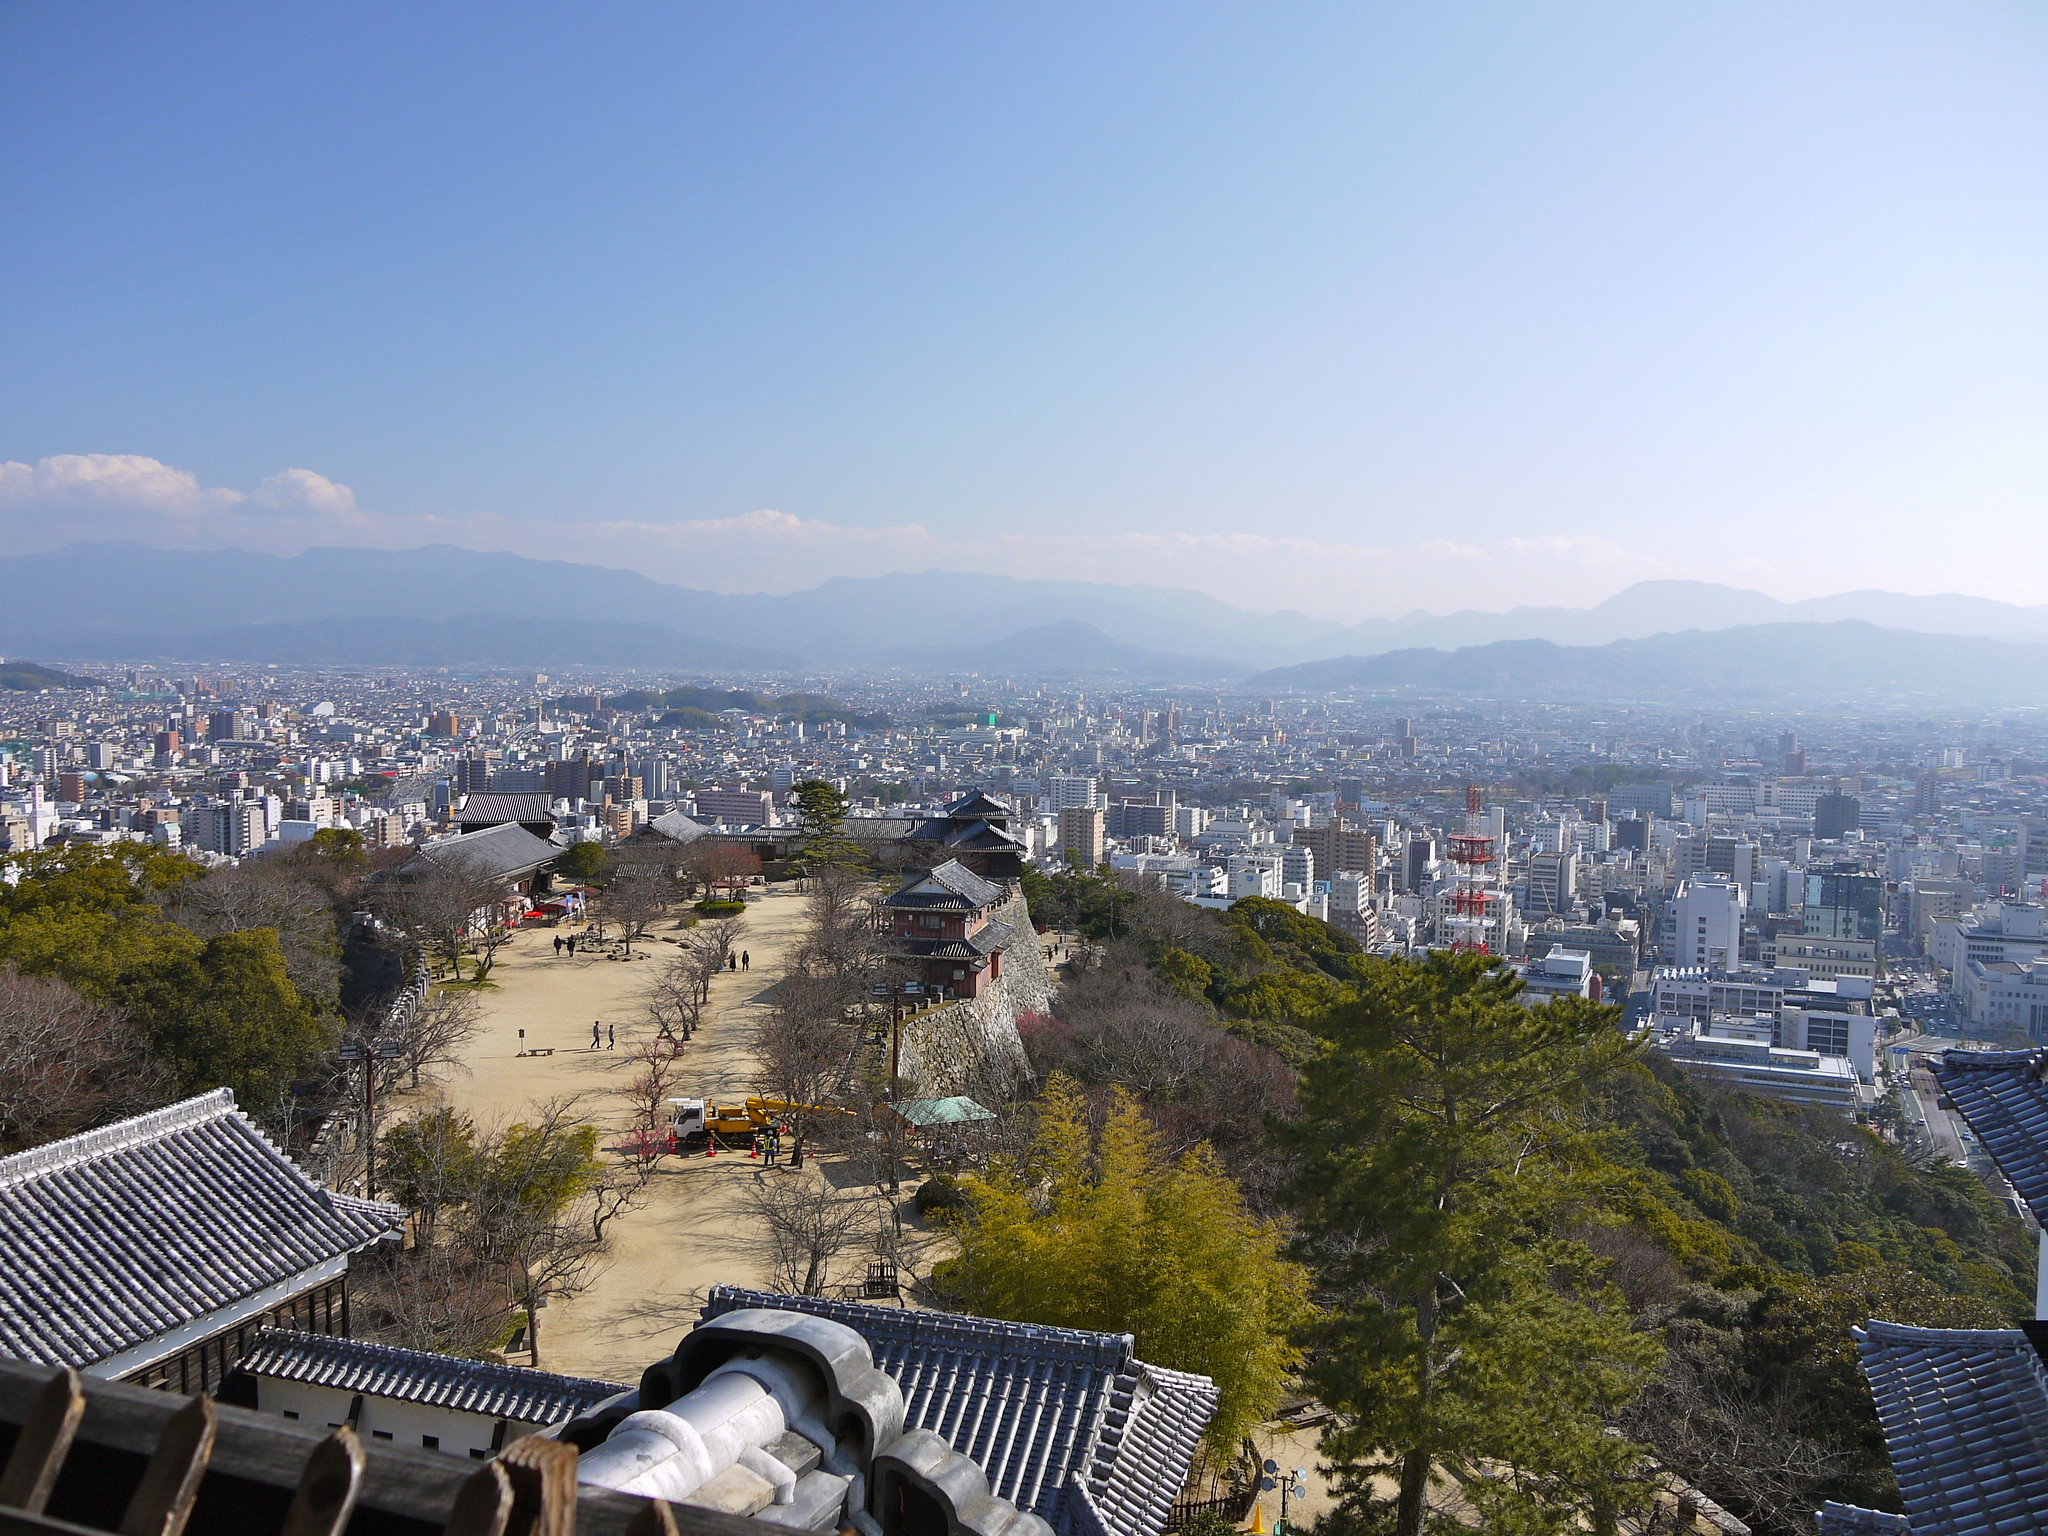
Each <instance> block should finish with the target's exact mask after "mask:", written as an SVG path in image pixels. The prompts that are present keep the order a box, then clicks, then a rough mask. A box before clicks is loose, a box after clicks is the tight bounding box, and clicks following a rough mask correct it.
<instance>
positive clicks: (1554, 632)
mask: <svg viewBox="0 0 2048 1536" xmlns="http://www.w3.org/2000/svg"><path fill="white" fill-rule="evenodd" d="M0 592H4V593H5V594H6V601H5V602H4V603H0V654H16V653H23V652H33V653H35V654H38V655H54V656H64V657H72V658H78V659H99V658H106V659H125V658H136V659H140V658H145V657H163V658H173V659H177V660H189V661H206V660H234V661H275V662H280V663H294V662H296V663H310V664H322V663H328V664H357V665H368V666H379V665H393V666H397V665H418V666H504V667H513V666H517V667H524V666H529V665H532V666H573V665H579V664H580V665H590V666H603V667H621V666H635V665H637V666H642V667H645V668H647V669H649V670H655V671H669V672H677V671H685V672H687V671H703V672H727V673H733V672H750V671H752V672H761V671H777V670H791V669H802V668H820V669H829V668H833V667H839V666H849V665H851V666H897V667H907V668H922V669H931V670H972V671H986V672H996V673H1001V674H1006V675H1017V676H1049V675H1076V676H1087V675H1105V676H1110V675H1113V676H1121V677H1126V678H1134V679H1135V678H1143V679H1146V680H1156V681H1162V682H1175V681H1178V682H1211V681H1218V682H1220V681H1225V680H1227V679H1229V678H1230V677H1232V676H1233V675H1234V674H1237V673H1240V672H1243V671H1249V670H1251V669H1253V668H1268V669H1271V668H1276V667H1288V666H1293V665H1296V664H1300V663H1305V662H1312V661H1316V660H1318V659H1321V658H1329V657H1333V656H1340V655H1341V656H1349V657H1354V658H1355V657H1370V656H1378V655H1384V654H1386V653H1389V652H1394V651H1409V650H1417V649H1434V650H1437V651H1452V650H1457V649H1460V648H1464V647H1472V646H1489V645H1492V644H1495V643H1498V642H1503V641H1524V640H1528V641H1548V642H1551V643H1552V644H1554V645H1558V646H1566V647H1587V646H1594V647H1597V646H1604V645H1607V644H1610V643H1612V642H1615V641H1622V640H1640V639H1644V638H1646V637H1649V636H1652V635H1658V634H1667V633H1671V632H1674V631H1686V630H1706V631H1720V630H1727V629H1730V628H1734V627H1738V626H1759V625H1762V626H1771V625H1783V624H1806V625H1827V624H1832V623H1837V622H1840V621H1844V620H1856V621H1862V622H1864V623H1867V624H1871V625H1876V626H1878V627H1881V628H1887V629H1892V630H1909V631H1917V632H1921V633H1926V634H1954V635H1969V636H1980V637H1991V638H1997V639H2003V640H2040V641H2048V607H2021V606H2017V605H2015V604H2011V603H2001V602H1995V601H1992V600H1990V599H1988V598H1974V597H1960V596H1940V597H1913V596H1905V595H1902V594H1899V593H1894V592H1847V593H1842V594H1840V595H1838V596H1835V597H1827V598H1815V599H1811V600H1809V601H1805V602H1798V603H1786V602H1780V601H1779V600H1777V599H1776V598H1772V597H1769V596H1766V595H1765V594H1764V593H1761V592H1751V591H1746V590H1743V589H1741V588H1737V587H1726V586H1717V585H1714V584H1713V583H1709V582H1697V581H1646V582H1638V583H1637V584H1636V585H1634V586H1632V587H1629V588H1628V589H1626V590H1625V591H1623V592H1619V593H1617V594H1615V595H1614V596H1613V597H1610V598H1608V599H1607V600H1606V601H1604V602H1601V603H1597V604H1595V605H1593V606H1592V607H1589V608H1561V607H1547V608H1538V607H1524V608H1515V609H1511V610H1509V611H1508V612H1506V613H1480V612H1476V611H1468V612H1461V613H1453V614H1445V615H1433V614H1427V613H1413V614H1410V615H1408V616H1407V617H1405V618H1400V619H1373V620H1369V621H1367V622H1366V623H1363V624H1356V625H1350V626H1346V625H1342V624H1337V623H1333V622H1331V621H1329V620H1325V619H1313V618H1309V617H1307V616H1305V615H1303V614H1299V613H1292V612H1283V613H1264V614H1261V613H1249V612H1246V611H1244V610H1242V609H1238V608H1233V607H1231V606H1230V605H1229V604H1227V603H1223V602H1219V601H1218V600H1217V599H1215V598H1213V597H1209V596H1206V595H1204V594H1202V593H1199V592H1188V591H1178V590H1173V589H1169V588H1163V587H1143V586H1112V585H1108V584H1103V583H1090V582H1073V581H1026V580H1018V579H1015V578H1012V577H1006V576H984V575H974V574H959V573H953V572H945V571H925V572H921V573H918V574H915V575H906V574H897V575H892V576H875V577H841V578H838V579H835V580H832V581H828V582H825V583H824V584H823V585H821V586H819V587H816V588H813V589H811V590H809V591H806V592H796V593H789V594H785V595H774V596H771V595H764V594H741V595H734V594H727V593H718V592H703V591H697V590H695V589H692V588H688V587H679V586H673V585H670V584H668V583H665V582H659V581H654V580H652V579H650V578H648V577H646V576H642V575H639V574H638V573H636V572H633V571H621V570H612V569H608V568H605V567H601V566H591V565H577V564H573V563H570V562H567V561H558V560H529V559H526V558H524V557H522V556H519V555H507V554H485V553H480V552H478V551H475V550H468V549H458V548H454V547H452V546H435V547H430V548H424V549H411V550H373V549H312V550H308V551H306V552H305V553H304V554H301V555H296V556H292V557H290V558H280V557H278V556H274V555H258V554H250V553H247V552H245V551H240V550H216V551H190V550H181V551H170V550H157V549H150V548H147V547H146V546H144V545H141V544H132V543H100V544H94V543H81V544H73V545H70V546H68V547H66V548H64V549H59V550H53V551H50V552H48V553H44V554H33V555H14V556H7V557H0ZM1268 686H1278V685H1268Z"/></svg>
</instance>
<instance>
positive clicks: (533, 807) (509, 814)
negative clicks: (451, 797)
mask: <svg viewBox="0 0 2048 1536" xmlns="http://www.w3.org/2000/svg"><path fill="white" fill-rule="evenodd" d="M455 819H456V820H457V821H458V822H460V823H461V824H462V825H463V826H465V827H471V826H481V825H485V824H487V823H502V822H507V821H522V822H523V821H546V822H552V821H553V820H554V802H553V801H552V800H550V799H549V798H548V796H547V795H546V794H544V793H542V792H540V791H538V790H534V791H520V792H516V793H514V792H509V791H507V792H496V791H490V790H479V791H477V792H476V793H475V794H472V795H470V796H469V797H468V798H467V799H465V800H464V801H463V802H462V809H461V810H460V811H458V812H456V815H455Z"/></svg>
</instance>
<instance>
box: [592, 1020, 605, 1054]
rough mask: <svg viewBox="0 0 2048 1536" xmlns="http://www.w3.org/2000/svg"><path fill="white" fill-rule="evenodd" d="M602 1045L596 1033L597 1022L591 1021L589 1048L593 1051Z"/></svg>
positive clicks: (601, 1040) (600, 1038)
mask: <svg viewBox="0 0 2048 1536" xmlns="http://www.w3.org/2000/svg"><path fill="white" fill-rule="evenodd" d="M603 1043H604V1041H603V1039H602V1037H601V1036H600V1035H599V1033H598V1028H597V1020H595V1019H592V1020H591V1021H590V1048H591V1049H592V1050H593V1051H594V1050H596V1049H597V1048H598V1047H599V1046H600V1045H602V1044H603Z"/></svg>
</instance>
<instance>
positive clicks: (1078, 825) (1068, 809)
mask: <svg viewBox="0 0 2048 1536" xmlns="http://www.w3.org/2000/svg"><path fill="white" fill-rule="evenodd" d="M1055 782H1057V781H1055ZM1089 782H1090V783H1093V782H1094V781H1093V780H1090V781H1089ZM1105 821H1106V818H1105V817H1104V815H1103V811H1102V807H1101V806H1098V805H1068V806H1062V807H1061V808H1060V848H1061V849H1062V850H1063V851H1064V852H1065V853H1066V855H1067V857H1068V859H1069V861H1070V862H1071V861H1078V862H1080V863H1082V864H1085V865H1087V866H1088V868H1090V869H1093V868H1095V866H1096V865H1098V864H1100V863H1101V862H1102V861H1103V859H1104V858H1105V857H1106V856H1107V847H1108V845H1107V840H1106V836H1105V830H1104V823H1105Z"/></svg>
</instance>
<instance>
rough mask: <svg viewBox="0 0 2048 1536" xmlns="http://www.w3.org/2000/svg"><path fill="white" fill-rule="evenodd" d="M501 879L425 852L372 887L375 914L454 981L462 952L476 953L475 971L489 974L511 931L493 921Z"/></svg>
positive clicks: (478, 976)
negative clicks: (405, 937) (437, 962)
mask: <svg viewBox="0 0 2048 1536" xmlns="http://www.w3.org/2000/svg"><path fill="white" fill-rule="evenodd" d="M505 896H506V889H505V883H504V882H503V881H502V880H499V879H497V878H496V877H495V876H488V875H482V874H478V873H476V872H474V871H472V870H469V869H466V868H464V867H462V866H461V865H459V864H456V863H452V862H443V861H437V860H436V859H435V858H434V857H433V855H432V853H431V852H428V851H423V852H422V853H420V854H419V855H418V856H416V857H415V858H414V859H413V860H412V862H411V863H409V864H407V865H405V866H404V867H403V868H401V869H398V870H395V871H393V872H392V874H391V876H390V878H389V879H387V880H385V881H383V882H381V883H380V884H379V885H378V886H377V887H376V893H375V897H374V903H375V907H376V910H377V912H378V915H379V916H381V917H382V918H383V919H384V920H385V921H386V922H388V923H390V924H391V926H392V927H394V928H396V929H398V930H399V931H400V932H401V933H404V934H406V935H407V936H408V937H410V938H411V939H412V940H413V942H414V943H416V944H418V945H419V946H420V948H421V949H422V950H424V951H425V952H426V953H427V954H429V955H431V956H432V957H433V958H434V959H436V960H438V961H440V962H441V963H442V964H444V965H446V966H447V967H448V970H449V972H450V973H451V974H452V975H454V976H455V977H456V978H457V979H460V978H461V975H462V961H463V957H464V956H465V955H468V954H470V953H471V952H474V953H475V954H476V957H477V969H476V975H475V977H474V978H473V979H475V980H478V981H481V980H483V979H484V978H485V977H486V976H488V975H489V974H490V971H491V966H492V964H493V963H494V962H495V960H496V959H497V953H498V950H499V949H500V948H501V947H502V946H503V945H504V944H505V943H506V942H507V941H508V940H509V939H510V937H511V934H510V933H509V931H507V930H506V929H505V928H503V927H502V926H501V925H500V924H499V922H498V921H497V915H498V914H497V908H498V906H499V904H500V903H502V902H503V901H504V900H505Z"/></svg>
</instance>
